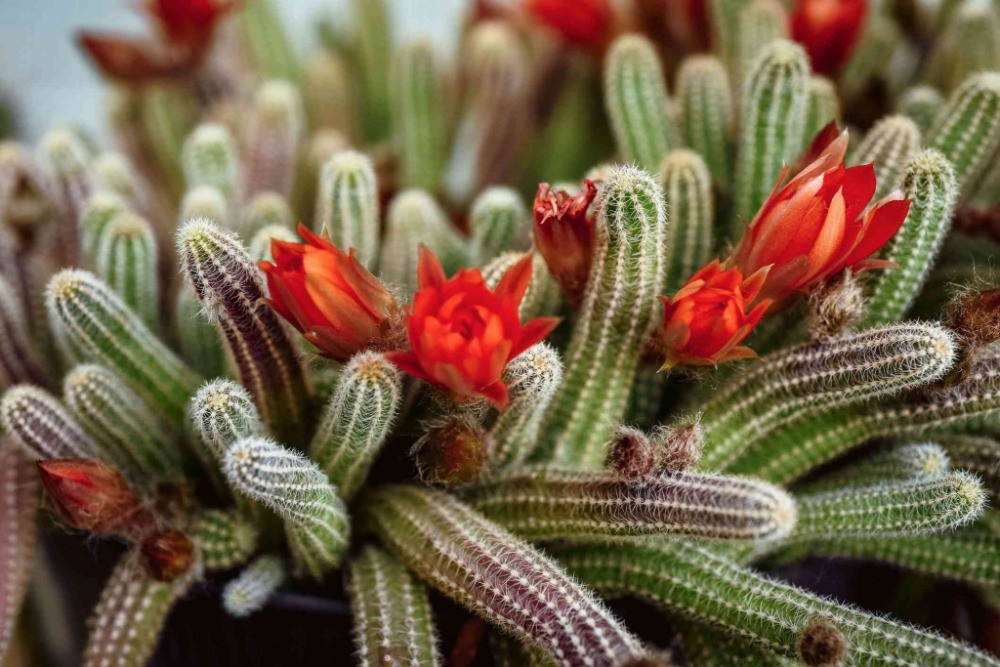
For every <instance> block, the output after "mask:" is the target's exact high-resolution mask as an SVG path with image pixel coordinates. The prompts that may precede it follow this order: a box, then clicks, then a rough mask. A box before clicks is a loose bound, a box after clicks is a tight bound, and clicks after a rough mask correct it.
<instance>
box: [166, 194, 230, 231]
mask: <svg viewBox="0 0 1000 667" xmlns="http://www.w3.org/2000/svg"><path fill="white" fill-rule="evenodd" d="M232 213H233V209H232V206H230V205H229V203H228V202H227V201H226V198H225V196H223V194H222V192H221V191H220V190H219V188H217V187H215V186H214V185H198V186H196V187H193V188H191V189H190V190H188V191H187V192H185V193H184V197H183V199H181V207H180V215H178V218H179V223H178V224H183V223H184V221H185V220H190V219H191V218H207V219H208V220H212V221H214V222H216V223H218V224H220V225H228V224H229V220H230V216H231V215H232Z"/></svg>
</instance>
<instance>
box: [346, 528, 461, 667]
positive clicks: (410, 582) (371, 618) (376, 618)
mask: <svg viewBox="0 0 1000 667" xmlns="http://www.w3.org/2000/svg"><path fill="white" fill-rule="evenodd" d="M348 592H349V594H350V597H351V611H352V612H353V613H354V622H355V627H354V646H355V650H356V655H357V656H358V658H359V660H360V661H361V664H364V665H372V666H374V665H383V664H385V665H404V664H405V665H421V666H422V667H423V666H426V667H437V666H438V665H440V664H442V661H441V656H440V654H439V650H438V637H437V630H436V629H435V627H434V620H433V618H432V617H431V606H430V601H429V600H428V597H427V589H426V588H425V587H424V585H423V584H422V583H420V582H419V581H417V580H416V579H414V578H413V575H411V574H410V573H409V572H408V571H407V570H406V568H405V567H403V565H402V564H401V563H400V562H399V561H398V560H396V559H395V558H394V557H392V556H390V555H389V554H387V553H385V552H384V551H382V550H380V549H378V548H376V547H374V546H370V545H369V546H367V547H365V548H364V549H363V550H362V551H361V553H360V554H358V556H357V557H356V558H354V559H353V560H352V561H351V578H350V583H349V584H348Z"/></svg>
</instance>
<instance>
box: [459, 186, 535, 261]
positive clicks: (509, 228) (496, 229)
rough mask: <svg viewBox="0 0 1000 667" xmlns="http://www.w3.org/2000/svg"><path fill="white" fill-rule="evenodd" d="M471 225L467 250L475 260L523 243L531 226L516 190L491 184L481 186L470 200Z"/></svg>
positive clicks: (516, 247) (487, 257)
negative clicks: (470, 246)
mask: <svg viewBox="0 0 1000 667" xmlns="http://www.w3.org/2000/svg"><path fill="white" fill-rule="evenodd" d="M469 226H470V227H471V228H472V241H471V245H472V248H471V252H470V254H471V255H472V256H473V257H474V258H476V262H477V263H479V264H485V263H486V262H487V261H488V260H490V259H493V258H494V257H496V256H497V255H499V254H501V253H502V252H504V251H506V250H516V249H518V248H521V247H524V239H525V236H526V233H527V231H528V230H529V229H530V228H531V227H530V223H529V222H528V209H527V208H525V206H524V202H523V201H521V195H519V194H518V193H517V191H516V190H513V189H511V188H506V187H499V186H496V187H491V188H487V189H486V190H483V192H481V193H480V194H479V196H477V197H476V198H475V199H474V200H473V201H472V208H471V210H470V212H469Z"/></svg>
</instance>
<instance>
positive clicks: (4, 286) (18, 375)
mask: <svg viewBox="0 0 1000 667" xmlns="http://www.w3.org/2000/svg"><path fill="white" fill-rule="evenodd" d="M22 382H24V383H30V384H37V385H45V384H46V372H45V365H44V364H43V363H42V360H41V358H40V357H39V355H38V353H37V352H36V351H35V347H34V345H33V344H32V342H31V341H30V340H29V328H28V321H27V318H26V317H25V314H24V309H23V308H22V304H21V300H20V299H19V298H18V294H17V293H16V292H15V291H14V289H13V288H12V287H11V285H10V284H9V283H8V282H7V281H6V280H4V279H3V277H0V391H3V390H5V389H7V388H8V387H10V386H12V385H15V384H18V383H22Z"/></svg>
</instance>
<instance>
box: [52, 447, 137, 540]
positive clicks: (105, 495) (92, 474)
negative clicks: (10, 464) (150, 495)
mask: <svg viewBox="0 0 1000 667" xmlns="http://www.w3.org/2000/svg"><path fill="white" fill-rule="evenodd" d="M38 470H39V473H40V475H41V479H42V486H43V487H44V488H45V492H46V493H47V494H48V496H49V500H50V501H51V503H52V508H53V510H54V511H55V513H56V515H57V516H58V517H59V520H60V521H62V522H63V523H65V524H66V525H67V526H70V527H71V528H76V529H77V530H86V531H90V532H92V533H96V534H98V535H115V534H118V535H124V536H133V535H138V534H141V533H142V532H143V531H144V530H146V529H148V527H150V526H152V525H153V523H154V521H153V517H152V515H151V514H150V513H149V511H148V510H147V509H145V508H144V507H143V506H142V502H141V500H140V499H139V496H137V495H136V494H135V492H134V491H133V490H132V488H131V487H130V486H129V484H128V482H126V481H125V478H124V477H122V475H121V473H119V472H118V471H117V470H115V469H114V468H112V467H111V466H108V465H105V464H104V463H101V462H100V461H97V460H94V459H53V460H48V461H39V462H38Z"/></svg>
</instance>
